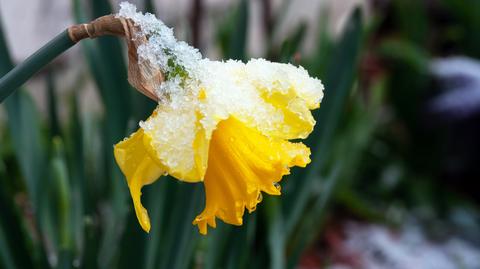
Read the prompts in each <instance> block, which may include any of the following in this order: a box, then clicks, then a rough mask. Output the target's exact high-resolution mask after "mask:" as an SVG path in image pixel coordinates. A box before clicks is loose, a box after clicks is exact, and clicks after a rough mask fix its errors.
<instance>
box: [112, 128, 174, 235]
mask: <svg viewBox="0 0 480 269" xmlns="http://www.w3.org/2000/svg"><path fill="white" fill-rule="evenodd" d="M149 144H150V143H149V138H148V137H147V136H145V134H144V131H143V130H142V129H139V130H138V131H137V132H135V133H134V134H132V135H131V136H130V137H129V138H127V139H125V140H123V141H122V142H120V143H118V144H116V145H115V147H114V151H113V152H114V155H115V160H116V161H117V164H118V166H119V167H120V169H121V170H122V172H123V174H124V175H125V177H126V178H127V183H128V187H129V189H130V195H131V196H132V200H133V204H134V207H135V214H136V215H137V219H138V222H139V223H140V225H141V226H142V228H143V230H145V231H146V232H149V231H150V218H149V217H148V213H147V210H146V209H145V208H144V207H143V206H142V202H141V200H140V196H141V195H142V192H141V189H142V187H143V186H145V185H147V184H150V183H152V182H154V181H156V180H157V179H158V178H159V177H160V176H161V175H162V174H163V173H164V172H165V170H164V169H163V168H162V167H161V166H160V165H159V164H158V163H157V162H156V161H155V160H154V159H153V158H152V156H150V154H149V153H148V151H149V150H151V149H148V147H149Z"/></svg>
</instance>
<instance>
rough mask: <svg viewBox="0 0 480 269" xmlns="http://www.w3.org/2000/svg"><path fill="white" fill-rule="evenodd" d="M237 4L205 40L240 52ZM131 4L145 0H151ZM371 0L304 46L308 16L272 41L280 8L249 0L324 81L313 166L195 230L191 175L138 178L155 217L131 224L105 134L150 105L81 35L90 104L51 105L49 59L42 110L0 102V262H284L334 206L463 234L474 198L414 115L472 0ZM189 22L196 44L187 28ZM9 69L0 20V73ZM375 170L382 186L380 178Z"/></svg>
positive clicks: (16, 97)
mask: <svg viewBox="0 0 480 269" xmlns="http://www.w3.org/2000/svg"><path fill="white" fill-rule="evenodd" d="M87 2H88V5H86V6H88V7H89V8H85V7H84V5H82V3H81V2H80V1H79V0H73V6H74V10H73V11H72V12H73V14H74V16H75V18H76V20H77V21H78V22H79V23H80V22H85V21H89V20H91V19H93V18H96V17H99V16H102V15H105V14H109V13H111V12H112V8H111V6H110V4H109V2H108V1H107V0H90V1H87ZM194 2H195V3H196V2H198V1H194ZM265 2H268V1H265ZM289 2H290V1H285V4H284V8H288V5H289ZM467 2H468V3H467ZM431 3H434V4H431ZM249 4H250V3H249V1H247V0H241V1H239V2H238V5H236V6H235V7H233V8H232V14H228V15H227V16H225V18H224V19H222V20H223V21H222V23H219V28H218V29H217V45H218V46H219V48H220V50H221V52H222V55H223V57H224V58H233V59H239V60H246V59H248V58H249V55H248V54H247V51H246V39H247V31H248V25H247V21H248V19H247V18H248V16H249ZM431 5H433V7H432V6H431ZM145 6H146V7H147V9H149V10H148V11H150V12H152V13H154V12H155V10H153V5H152V3H151V2H150V1H146V5H145ZM376 7H377V9H375V10H374V11H378V12H374V15H373V17H372V18H371V19H370V20H368V23H366V22H367V20H365V18H364V17H363V16H362V12H361V10H360V9H356V10H355V11H354V12H353V13H352V14H351V16H350V18H349V20H348V22H347V24H346V26H345V28H344V29H343V32H342V33H341V34H340V36H339V37H338V38H336V39H334V38H332V36H331V35H330V34H329V32H328V31H327V24H326V21H327V20H326V19H325V20H322V22H321V25H320V27H319V29H320V31H319V33H318V37H317V38H318V41H317V42H316V48H315V50H314V51H313V53H310V54H305V53H302V51H301V48H302V43H303V42H304V40H305V34H306V31H305V30H306V27H309V26H308V25H305V24H300V25H298V27H296V28H295V30H294V31H293V32H292V33H291V34H290V35H288V36H287V37H286V38H285V39H284V40H283V41H282V42H278V43H277V42H273V41H272V40H273V35H274V33H275V31H276V27H277V26H278V25H279V24H280V23H281V21H282V19H283V17H282V16H283V13H282V12H281V11H280V12H279V13H278V14H274V13H272V11H271V10H269V9H268V5H264V8H265V9H266V12H265V14H266V19H265V24H266V25H265V26H266V29H267V31H266V40H267V41H268V42H267V43H268V45H269V47H268V49H267V54H266V55H265V57H267V58H269V59H271V60H275V61H281V62H291V63H294V64H301V65H303V66H305V68H307V70H308V71H309V73H310V74H311V75H312V76H316V77H319V78H321V79H322V81H323V82H324V84H325V87H326V92H325V96H326V97H325V99H324V102H323V103H322V105H321V108H320V109H318V110H316V111H315V113H314V116H315V118H316V120H317V126H316V128H315V131H314V132H313V133H312V135H311V136H310V137H309V139H308V140H307V142H306V143H307V144H308V145H309V146H310V148H311V149H312V163H311V164H310V165H309V166H308V167H307V168H306V169H294V170H293V171H292V174H291V175H290V176H288V178H286V179H284V180H283V181H282V190H283V191H282V192H283V195H282V197H281V198H278V197H266V196H265V197H264V201H263V203H262V204H261V205H259V207H258V209H257V211H256V212H254V213H253V214H250V215H247V216H246V217H245V218H244V225H243V226H241V227H233V226H229V225H223V223H220V222H219V223H218V224H219V225H218V227H217V229H214V230H211V231H209V235H208V236H201V235H199V234H198V233H197V231H196V229H195V227H193V226H192V225H191V223H190V220H191V219H193V218H194V216H195V215H196V214H197V213H198V212H200V211H201V208H203V201H204V196H203V190H202V189H201V188H202V186H201V184H184V183H181V182H178V181H176V180H171V179H169V178H165V179H162V180H160V181H158V182H156V183H155V184H153V185H152V187H150V188H146V189H144V196H143V197H144V198H143V199H144V201H145V203H146V207H147V208H150V210H151V212H150V215H151V221H152V227H154V229H152V232H151V233H150V234H148V235H147V234H145V233H144V232H143V231H142V230H141V229H140V228H139V227H138V224H137V223H136V218H135V217H134V212H133V207H132V206H131V204H130V203H131V202H130V200H129V197H128V189H127V186H126V184H125V181H124V178H123V176H122V175H121V173H120V171H119V170H118V168H117V166H116V165H115V163H114V160H113V153H112V145H113V144H114V143H116V142H117V141H119V140H121V139H122V138H123V137H124V136H125V135H127V134H128V133H130V132H131V131H133V129H135V126H136V123H137V122H138V121H139V120H142V119H145V117H147V116H148V115H149V113H150V112H151V111H152V110H153V109H154V107H155V104H154V103H153V102H151V101H150V100H148V99H147V98H146V97H144V96H143V95H141V94H139V93H138V92H136V91H135V90H133V89H132V88H131V86H130V85H129V84H128V82H127V74H126V63H125V59H124V58H123V57H121V55H124V53H125V48H124V47H123V44H122V43H121V41H120V40H118V39H116V38H113V37H103V38H100V39H97V40H87V41H82V43H81V44H80V46H81V47H82V52H83V55H84V59H85V61H86V63H87V66H88V68H89V75H90V76H91V77H92V79H93V80H94V82H95V85H96V89H97V90H98V93H99V96H100V99H101V104H102V107H103V110H104V113H103V114H100V115H97V114H92V113H86V114H82V113H80V112H79V107H78V106H79V96H80V93H79V91H78V90H73V91H72V93H71V96H70V98H69V101H68V103H61V102H59V101H58V100H57V98H58V94H57V87H58V86H59V85H55V83H54V81H55V79H54V78H55V75H56V74H55V69H54V68H48V69H47V71H46V73H47V75H46V76H45V77H46V79H45V83H46V88H47V91H46V93H45V94H46V95H47V97H48V98H47V100H48V115H47V117H46V118H44V117H41V116H40V115H39V113H38V109H37V106H36V104H35V103H34V102H33V101H32V99H31V97H30V96H29V94H28V93H27V92H26V91H25V90H24V89H20V90H19V91H17V92H16V93H15V94H13V95H12V96H10V97H9V98H8V99H7V100H6V102H5V103H4V104H3V105H2V106H4V108H5V112H6V114H7V121H6V122H5V123H4V124H3V125H2V126H1V129H0V130H1V132H0V139H1V141H2V142H1V143H0V156H1V160H0V180H1V184H2V187H1V188H0V212H1V217H0V265H1V267H2V268H3V267H4V268H70V267H72V266H74V267H81V268H97V267H100V268H192V267H194V268H247V267H248V268H266V267H269V268H295V267H296V266H297V264H298V263H299V262H300V260H301V257H302V255H304V253H305V251H306V250H307V249H308V248H312V247H315V245H316V244H317V243H318V242H321V241H322V235H323V234H324V233H325V227H326V226H328V225H329V222H331V221H335V220H337V219H342V218H344V217H345V216H348V217H354V218H359V219H362V220H365V221H375V222H383V223H388V224H391V225H395V224H400V223H402V222H404V221H405V218H406V216H407V213H410V212H411V213H412V214H416V212H417V211H418V210H417V209H418V208H423V209H426V210H420V213H418V214H416V215H419V216H420V217H422V218H423V219H424V220H425V222H426V223H430V224H431V223H432V222H436V223H441V224H442V225H437V226H435V227H440V228H442V229H443V230H441V231H440V234H442V231H445V229H450V228H449V227H453V228H451V229H457V230H460V229H461V230H463V231H464V233H466V234H467V236H469V237H471V238H472V239H473V240H477V242H478V240H480V236H479V233H478V224H479V215H478V213H477V212H478V208H477V207H478V201H475V200H474V199H472V198H471V197H472V195H470V194H469V192H468V188H462V186H464V187H465V185H461V184H459V185H458V186H457V187H458V188H455V189H454V191H452V190H451V188H450V186H451V185H452V182H449V181H448V177H447V179H444V178H445V176H442V175H444V174H443V173H444V172H443V171H442V169H441V167H442V164H445V163H446V162H448V158H446V157H445V156H446V152H445V151H444V148H442V146H441V145H442V144H444V143H445V142H446V141H449V140H448V127H449V126H444V125H440V126H434V127H432V128H430V127H429V128H425V125H423V124H424V121H421V120H419V119H420V117H421V116H422V115H423V113H422V107H424V105H425V102H426V101H427V100H428V95H433V94H434V93H435V91H434V90H432V89H433V88H434V87H433V86H432V83H433V82H432V79H431V77H430V76H429V71H428V63H429V60H430V58H431V57H434V56H436V55H448V54H451V53H452V50H453V52H455V53H457V54H458V53H461V54H466V55H469V56H471V57H478V56H479V55H480V51H479V50H478V48H480V46H479V45H480V44H479V39H478V36H477V35H473V34H469V33H471V32H472V31H474V29H480V21H479V20H478V18H480V5H479V4H478V3H477V2H475V1H474V0H472V1H465V3H463V2H462V3H460V2H458V1H453V0H452V1H450V0H444V1H414V0H397V1H391V2H390V4H388V5H387V6H383V5H381V4H379V5H377V6H376ZM429 12H440V13H441V15H438V14H429ZM444 13H445V14H446V15H445V14H444ZM200 15H201V14H200ZM322 16H324V18H327V16H328V14H322ZM438 16H440V17H441V16H446V17H447V20H446V22H444V21H440V22H439V21H437V19H438ZM192 29H193V30H192V31H193V33H192V42H193V43H196V44H197V45H198V35H199V33H198V31H199V30H198V29H196V30H195V27H192ZM0 30H1V27H0ZM443 31H447V32H448V33H451V34H445V35H444V34H441V33H443ZM196 36H197V37H196ZM299 53H300V55H301V57H300V59H298V55H299ZM12 67H13V63H12V61H11V59H10V56H9V52H8V48H7V46H6V40H5V38H4V35H3V33H1V32H0V74H2V75H3V74H5V73H6V72H8V70H10V69H11V68H12ZM60 106H66V107H68V110H69V113H68V119H67V120H66V121H60V120H59V115H58V110H59V107H60ZM427 119H430V118H427ZM475 122H476V123H478V118H477V119H476V121H475V119H474V121H473V123H475ZM473 123H472V124H473ZM450 135H451V134H450ZM405 137H406V138H405ZM477 145H478V144H477ZM470 158H477V159H476V160H478V156H473V157H470ZM467 170H468V169H467ZM468 171H471V170H468ZM477 172H478V170H477ZM473 173H474V172H473ZM392 175H393V176H392ZM478 175H479V174H475V173H474V174H473V177H472V178H475V177H476V176H478ZM389 178H390V179H391V178H393V183H392V184H387V183H386V182H390V181H388V180H389ZM442 179H443V180H442ZM466 182H471V181H469V180H467V181H466ZM465 189H467V190H466V191H465ZM458 208H462V209H465V210H467V211H468V212H469V213H468V215H467V218H470V219H472V220H473V223H474V224H473V226H468V225H463V224H465V223H472V222H465V221H463V222H462V221H460V223H459V222H458V219H453V218H451V216H452V214H451V213H452V212H454V211H455V210H456V209H458ZM392 212H393V213H392ZM398 212H400V213H398ZM425 212H427V213H425ZM456 221H457V222H456ZM451 223H453V224H451ZM326 262H327V261H326Z"/></svg>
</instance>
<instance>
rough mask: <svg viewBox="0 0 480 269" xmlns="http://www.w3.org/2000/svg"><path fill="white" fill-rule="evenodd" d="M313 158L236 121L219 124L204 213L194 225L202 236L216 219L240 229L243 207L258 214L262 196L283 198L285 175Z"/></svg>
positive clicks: (212, 147)
mask: <svg viewBox="0 0 480 269" xmlns="http://www.w3.org/2000/svg"><path fill="white" fill-rule="evenodd" d="M309 155H310V150H309V149H308V148H307V147H306V146H305V145H303V144H302V143H291V142H288V141H286V140H282V139H278V138H269V137H267V136H265V135H263V134H261V133H260V132H259V131H257V130H255V129H253V128H250V127H247V126H246V125H245V124H243V123H242V122H240V121H239V120H237V119H235V118H232V117H231V118H229V119H227V120H224V121H222V122H220V123H219V125H218V126H217V129H216V130H215V131H214V132H213V134H212V139H211V141H210V149H209V160H208V168H207V171H206V174H205V180H204V184H205V192H206V205H205V209H204V210H203V212H202V213H201V214H200V215H199V216H197V217H196V218H195V220H194V221H193V224H195V225H198V228H199V231H200V233H202V234H206V233H207V225H209V226H211V227H215V226H216V222H215V218H216V217H218V218H220V219H222V220H223V221H224V222H226V223H229V224H233V225H241V224H242V216H243V213H244V211H245V208H247V209H248V210H249V212H252V211H254V210H255V208H256V206H257V204H258V203H259V202H260V201H261V192H265V193H268V194H271V195H280V187H279V185H278V182H279V181H280V180H281V178H282V176H283V175H286V174H288V173H289V168H290V167H292V166H302V167H304V166H305V165H307V164H308V163H309V162H310V158H309Z"/></svg>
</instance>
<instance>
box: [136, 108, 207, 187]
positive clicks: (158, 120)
mask: <svg viewBox="0 0 480 269" xmlns="http://www.w3.org/2000/svg"><path fill="white" fill-rule="evenodd" d="M200 117H201V114H200V113H198V112H196V110H195V108H194V107H192V106H189V104H188V103H183V104H182V105H181V106H179V107H172V106H168V105H159V106H158V107H157V109H156V111H155V113H154V114H153V115H152V116H151V117H150V118H149V119H148V120H146V121H145V122H143V123H141V126H142V129H143V130H144V132H145V135H146V136H147V137H148V138H149V139H150V142H149V143H148V144H149V145H148V151H149V153H150V154H151V155H152V156H154V157H155V160H158V162H159V165H161V166H162V167H164V169H165V171H166V172H167V173H168V174H170V175H171V176H173V177H175V178H176V179H178V180H182V181H187V182H198V181H202V180H203V177H204V175H205V170H206V164H207V159H208V140H207V137H206V134H205V131H204V129H203V128H202V126H201V124H200V123H199V119H200Z"/></svg>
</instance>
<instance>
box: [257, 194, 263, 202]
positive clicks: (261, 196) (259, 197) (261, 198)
mask: <svg viewBox="0 0 480 269" xmlns="http://www.w3.org/2000/svg"><path fill="white" fill-rule="evenodd" d="M262 200H263V195H262V193H261V192H259V193H258V196H257V202H258V203H260V202H261V201H262Z"/></svg>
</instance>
